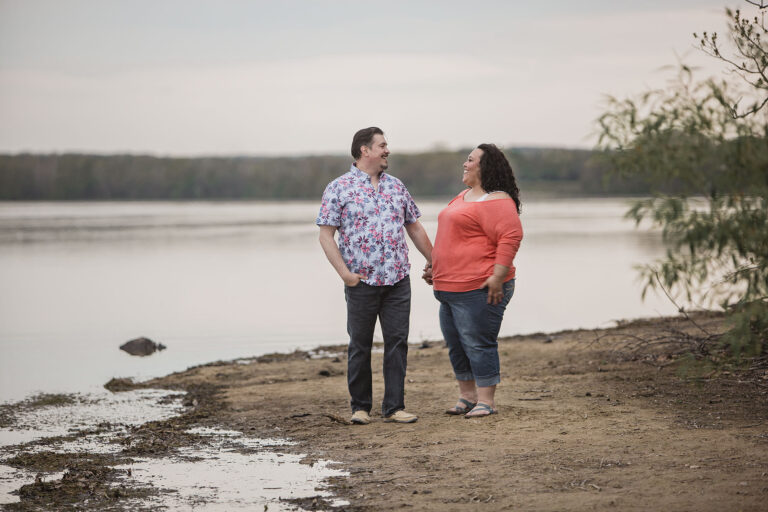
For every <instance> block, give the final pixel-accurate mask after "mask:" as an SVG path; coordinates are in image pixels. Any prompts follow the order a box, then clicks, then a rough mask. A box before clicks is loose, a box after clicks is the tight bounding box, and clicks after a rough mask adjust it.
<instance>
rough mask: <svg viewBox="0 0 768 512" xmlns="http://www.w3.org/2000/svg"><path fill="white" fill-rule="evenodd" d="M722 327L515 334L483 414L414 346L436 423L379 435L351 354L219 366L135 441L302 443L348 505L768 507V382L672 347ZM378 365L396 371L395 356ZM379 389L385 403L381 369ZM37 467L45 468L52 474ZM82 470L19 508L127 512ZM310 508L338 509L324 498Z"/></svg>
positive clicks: (409, 403)
mask: <svg viewBox="0 0 768 512" xmlns="http://www.w3.org/2000/svg"><path fill="white" fill-rule="evenodd" d="M722 322H723V320H722V317H720V316H718V315H711V314H700V315H698V316H697V317H696V324H698V326H699V327H697V326H696V325H694V324H693V323H691V322H690V321H687V320H684V319H655V320H643V321H636V322H630V323H626V324H623V325H620V326H619V327H616V328H613V329H605V330H576V331H564V332H560V333H554V334H534V335H528V336H516V337H512V338H505V339H503V340H501V341H500V350H499V351H500V355H501V365H502V384H501V385H500V386H499V388H498V392H497V406H498V409H499V414H497V415H494V416H491V417H488V418H482V419H465V418H463V417H460V416H459V417H456V416H448V415H446V414H444V410H445V409H446V408H447V407H449V406H450V405H452V403H453V402H454V399H455V397H456V389H455V383H454V381H453V376H452V373H451V367H450V364H449V362H448V356H447V349H446V348H444V346H443V343H442V342H429V343H424V344H423V345H422V346H421V347H419V346H411V349H410V352H409V356H408V357H409V360H408V376H407V385H406V408H407V410H408V411H411V412H414V413H416V414H418V415H419V421H418V422H417V423H414V424H407V425H396V424H391V423H384V422H383V421H382V418H381V416H380V415H379V414H378V412H377V407H376V405H375V406H374V411H373V414H372V416H373V420H374V421H373V422H372V423H371V424H370V425H365V426H360V425H351V424H348V422H347V420H348V418H349V415H350V411H349V407H348V396H347V391H346V376H345V373H346V357H345V347H343V346H338V347H325V348H324V350H323V351H322V352H319V354H322V356H318V355H317V354H318V353H315V354H314V355H310V354H308V353H305V352H296V353H293V354H289V355H272V356H262V357H259V358H254V359H253V360H249V361H245V362H243V361H239V362H217V363H211V364H208V365H203V366H199V367H195V368H191V369H188V370H187V371H184V372H179V373H175V374H172V375H169V376H166V377H164V378H160V379H155V380H153V381H150V382H148V383H145V384H142V385H141V386H142V387H145V386H146V387H154V388H166V389H177V390H185V391H187V393H188V394H187V396H186V398H185V403H186V404H187V405H188V412H187V413H185V414H183V415H182V416H180V417H177V418H174V419H171V420H167V421H164V422H154V423H152V424H147V425H145V426H142V427H139V428H137V429H135V430H134V431H132V432H131V434H130V435H129V436H128V437H129V439H128V440H123V441H122V442H123V443H124V444H125V445H126V449H125V450H126V453H127V454H129V455H130V454H138V453H141V454H143V455H147V454H150V455H154V456H167V455H168V454H171V453H173V450H174V449H176V448H178V447H179V446H189V445H192V446H194V443H195V442H198V441H199V440H197V439H195V438H194V436H190V435H182V431H183V430H184V429H186V428H188V427H189V426H215V427H219V428H226V429H230V430H235V431H240V432H243V433H244V434H245V435H247V436H253V437H261V438H275V437H280V438H287V439H290V440H293V441H295V443H296V444H294V445H292V446H291V447H290V448H289V450H290V451H293V452H295V453H302V454H306V457H305V459H304V462H305V463H307V464H313V463H314V462H315V461H317V460H319V459H330V460H334V461H338V462H339V463H340V464H341V466H342V467H343V469H346V470H347V471H349V473H350V475H349V477H336V478H332V479H330V481H329V482H328V485H329V488H330V490H331V491H332V492H333V493H334V494H335V495H336V496H337V497H339V498H343V499H345V500H347V501H348V502H349V505H345V506H342V507H337V508H335V509H334V510H360V511H363V510H364V511H378V510H401V509H408V510H427V511H448V510H466V509H467V508H469V509H472V510H475V509H477V510H480V509H482V510H536V511H549V510H551V511H555V510H697V511H710V510H711V511H723V510H741V511H749V510H755V511H756V510H765V508H764V507H765V500H766V498H768V423H767V422H766V418H767V417H768V373H765V370H757V371H746V372H744V373H740V372H735V371H722V370H720V371H717V372H714V371H711V372H707V373H706V374H704V375H702V376H700V377H699V378H697V379H688V380H685V379H683V378H681V376H680V367H681V364H683V363H682V361H683V358H682V357H681V356H678V355H676V351H677V349H679V348H680V345H679V344H678V343H672V344H670V343H668V342H669V341H671V340H675V339H676V340H684V339H685V337H686V333H694V332H696V331H697V330H699V329H700V328H704V329H706V330H708V331H709V332H716V331H717V330H719V329H722ZM639 343H642V344H644V346H643V348H642V349H641V350H638V344H639ZM373 364H374V368H376V369H380V367H381V354H380V353H376V354H375V355H374V359H373ZM761 372H762V373H761ZM374 379H375V380H374V403H375V404H378V403H380V399H381V394H382V381H381V372H380V371H374ZM111 386H112V387H113V388H114V389H116V390H117V389H126V388H131V387H135V386H132V385H130V384H128V383H126V382H122V381H113V382H112V383H111ZM118 392H119V391H118ZM32 459H34V458H31V459H30V460H29V461H27V464H29V467H30V468H34V467H35V464H38V465H39V464H41V460H32ZM78 462H79V463H80V464H81V465H83V464H85V465H86V466H88V464H90V465H91V466H88V467H89V468H90V469H89V470H90V473H89V475H90V476H89V475H86V477H85V478H86V479H88V478H90V479H91V483H92V484H93V485H92V486H91V490H90V491H89V490H88V488H87V487H86V488H85V490H83V489H82V487H81V488H79V490H78V488H67V485H66V482H59V484H60V485H59V487H58V489H59V490H58V491H56V490H55V489H54V487H55V485H54V484H51V483H50V482H46V483H45V484H39V485H37V484H32V485H30V486H27V487H26V488H25V489H26V492H25V493H22V502H21V503H20V504H16V505H8V506H6V508H7V509H9V510H36V508H34V507H35V506H42V507H43V508H44V507H45V506H55V505H56V504H61V503H64V502H63V501H61V500H63V499H64V498H63V497H66V499H67V501H66V503H69V504H70V506H79V507H81V508H79V509H92V510H97V509H98V510H101V509H107V508H108V509H110V510H122V509H123V508H122V506H121V503H124V502H123V501H122V498H121V496H120V493H119V492H118V493H117V494H116V495H115V493H113V494H111V495H110V489H111V487H110V484H109V482H110V476H109V467H110V461H109V460H108V458H106V457H104V456H98V457H96V456H94V457H93V458H92V459H88V457H87V456H84V457H80V458H78ZM18 464H19V465H20V466H21V465H22V464H23V462H21V461H20V462H18ZM53 464H54V465H55V463H53ZM59 464H61V465H62V466H64V468H66V467H69V466H67V464H69V465H70V466H71V465H72V461H71V460H70V461H69V462H66V461H60V462H59ZM95 468H101V473H99V471H96V469H95ZM62 469H63V468H62ZM81 469H82V468H81ZM86 469H88V468H86ZM77 470H78V469H77V467H75V468H74V471H77ZM65 478H66V475H65ZM70 480H71V478H70ZM36 485H37V487H35V486H36ZM46 485H47V486H48V487H45V486H46ZM93 489H100V491H99V492H100V494H99V492H96V491H93ZM43 491H45V492H43ZM57 493H59V495H58V497H57ZM127 494H130V493H127ZM127 494H126V493H125V492H124V495H123V497H125V496H126V495H127ZM133 498H136V496H135V495H134V496H133ZM57 500H59V501H57ZM107 505H108V506H107ZM295 505H300V506H302V507H303V508H305V509H309V510H313V509H318V510H324V509H330V508H331V505H330V502H329V501H327V500H326V499H324V498H321V497H317V498H310V499H305V500H299V501H297V502H296V503H295ZM54 508H55V507H54Z"/></svg>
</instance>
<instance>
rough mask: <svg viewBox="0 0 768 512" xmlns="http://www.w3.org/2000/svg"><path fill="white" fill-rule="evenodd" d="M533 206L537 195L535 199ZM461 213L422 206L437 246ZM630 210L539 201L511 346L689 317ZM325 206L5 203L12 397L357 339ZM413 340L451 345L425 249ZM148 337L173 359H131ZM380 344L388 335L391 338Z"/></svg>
mask: <svg viewBox="0 0 768 512" xmlns="http://www.w3.org/2000/svg"><path fill="white" fill-rule="evenodd" d="M524 199H525V197H524ZM446 203H447V201H445V200H440V201H435V200H430V201H419V202H418V204H419V207H420V208H421V210H422V213H423V217H422V222H423V223H424V226H425V228H426V229H427V232H428V233H429V234H430V237H431V238H433V239H434V234H435V231H436V229H437V214H438V213H439V211H440V210H441V208H443V207H444V206H445V204H446ZM628 204H629V201H628V200H624V199H616V198H610V199H604V198H600V199H556V200H555V199H533V200H531V201H529V202H526V203H524V205H523V215H522V217H521V219H522V222H523V228H524V231H525V238H524V240H523V243H522V246H521V249H520V252H519V253H518V257H517V258H516V261H515V265H516V267H517V283H516V289H515V296H514V297H513V298H512V301H511V303H510V305H509V306H508V308H507V314H506V316H505V319H504V323H503V325H502V329H501V334H502V335H513V334H522V333H531V332H537V331H548V332H549V331H557V330H562V329H572V328H580V327H588V328H591V327H606V326H611V325H613V324H614V321H615V320H618V319H625V318H637V317H649V316H657V315H668V314H674V313H675V308H674V306H673V305H672V304H671V303H669V301H668V300H667V299H666V298H663V297H658V296H655V295H654V294H652V293H649V295H648V297H647V298H646V300H645V301H644V302H643V301H642V300H641V298H640V292H641V284H640V283H638V281H637V273H636V272H635V270H634V269H633V266H634V265H636V264H641V263H645V262H649V261H652V260H654V259H656V258H658V257H661V256H662V255H663V253H664V250H665V248H664V245H663V244H662V241H661V236H660V233H659V232H657V231H651V230H648V229H635V227H634V224H633V223H632V222H630V221H627V220H624V219H623V214H624V212H625V211H626V209H627V206H628ZM318 206H319V199H318V201H284V202H96V203H78V202H67V203H45V202H0V350H1V351H2V352H1V353H2V358H1V359H0V401H9V400H18V399H22V398H24V397H26V396H28V395H30V394H33V393H37V392H94V391H96V390H99V389H100V388H101V386H102V385H103V384H104V383H105V382H106V381H108V380H109V379H111V378H112V377H136V378H139V379H144V378H148V377H153V376H159V375H163V374H167V373H170V372H172V371H176V370H182V369H185V368H187V367H188V366H191V365H196V364H202V363H206V362H210V361H215V360H228V359H235V358H238V357H248V356H253V355H260V354H264V353H268V352H274V351H281V352H287V351H291V350H294V349H296V348H313V347H317V346H318V345H323V344H339V343H346V341H347V335H346V327H345V305H344V297H343V285H342V282H341V280H340V279H339V277H338V276H337V275H336V273H335V272H334V270H333V269H332V268H331V266H330V265H329V264H328V262H327V260H326V259H325V256H324V255H323V252H322V250H321V248H320V245H319V243H318V241H317V235H318V229H317V227H316V226H315V225H314V220H315V216H316V214H317V209H318ZM411 262H412V264H413V268H414V270H413V275H414V277H415V279H413V303H412V312H411V335H410V341H411V342H412V343H418V342H420V341H422V340H434V339H441V338H442V336H441V334H440V328H439V324H438V319H437V311H438V304H437V301H436V300H435V299H434V297H433V296H432V290H431V288H430V287H429V286H427V285H426V284H425V283H424V282H423V281H421V280H420V279H418V277H419V276H420V275H421V268H422V267H423V265H424V261H423V258H422V256H421V255H420V254H419V253H418V251H416V250H415V249H413V248H412V249H411ZM138 336H147V337H149V338H151V339H153V340H154V341H157V342H159V343H163V344H165V345H166V346H167V347H168V349H167V350H165V351H163V352H159V353H156V354H154V355H152V356H150V357H144V358H140V357H132V356H130V355H128V354H126V353H124V352H122V351H121V350H119V349H118V347H119V345H121V344H122V343H124V342H125V341H127V340H129V339H132V338H135V337H138ZM379 339H380V335H379Z"/></svg>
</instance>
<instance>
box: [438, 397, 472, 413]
mask: <svg viewBox="0 0 768 512" xmlns="http://www.w3.org/2000/svg"><path fill="white" fill-rule="evenodd" d="M459 402H461V403H462V404H464V406H463V407H462V406H460V405H458V404H456V405H454V406H453V407H451V408H450V409H448V410H447V411H445V414H450V415H451V416H461V415H462V414H467V413H468V412H469V411H471V410H472V408H473V407H475V406H476V405H477V403H476V402H474V403H473V402H470V401H469V400H467V399H466V398H459Z"/></svg>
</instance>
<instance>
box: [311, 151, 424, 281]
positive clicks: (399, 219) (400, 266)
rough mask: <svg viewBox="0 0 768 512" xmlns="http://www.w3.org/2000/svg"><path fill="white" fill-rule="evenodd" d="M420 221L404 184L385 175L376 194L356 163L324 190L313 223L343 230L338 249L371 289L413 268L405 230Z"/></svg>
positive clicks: (405, 273) (394, 279)
mask: <svg viewBox="0 0 768 512" xmlns="http://www.w3.org/2000/svg"><path fill="white" fill-rule="evenodd" d="M419 217H421V212H419V209H418V208H417V207H416V203H414V202H413V198H411V195H410V194H409V193H408V190H407V189H406V188H405V185H403V182H401V181H400V180H399V179H397V178H395V177H394V176H390V175H389V174H386V173H382V174H381V176H380V177H379V191H378V192H376V191H375V190H374V189H373V185H372V184H371V178H370V177H369V176H368V175H367V174H366V173H364V172H363V171H361V170H360V169H358V168H357V167H355V165H354V164H353V165H352V167H351V168H350V170H349V172H348V173H346V174H344V175H343V176H340V177H338V178H336V179H335V180H333V181H332V182H331V183H329V184H328V186H327V187H326V188H325V192H324V193H323V201H322V204H321V205H320V213H318V215H317V220H316V221H315V222H316V224H317V225H318V226H337V227H338V228H339V236H338V244H339V250H340V251H341V257H342V258H344V263H346V264H347V268H349V270H350V271H352V272H355V273H357V274H362V275H364V276H367V278H366V279H364V280H363V282H365V283H367V284H370V285H373V286H388V285H393V284H395V283H397V282H398V281H400V280H401V279H403V278H404V277H405V276H407V275H408V273H409V271H410V269H411V265H410V263H408V244H407V243H406V241H405V230H404V229H403V226H404V225H405V224H411V223H413V222H416V220H417V219H418V218H419Z"/></svg>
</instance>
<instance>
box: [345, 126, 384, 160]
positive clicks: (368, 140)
mask: <svg viewBox="0 0 768 512" xmlns="http://www.w3.org/2000/svg"><path fill="white" fill-rule="evenodd" d="M374 135H384V132H383V131H381V128H377V127H376V126H371V127H370V128H363V129H362V130H357V133H356V134H355V136H354V137H352V158H354V159H355V160H357V159H358V158H360V157H361V156H362V153H361V152H360V146H368V147H371V144H373V137H374Z"/></svg>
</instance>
